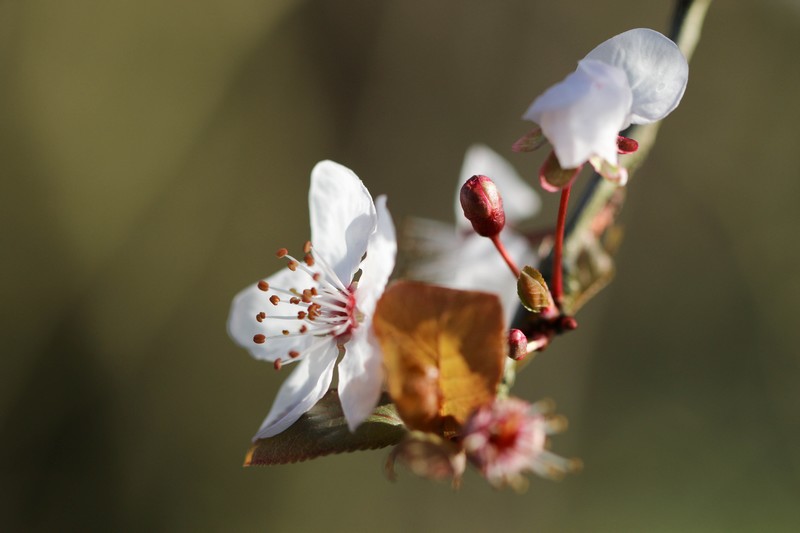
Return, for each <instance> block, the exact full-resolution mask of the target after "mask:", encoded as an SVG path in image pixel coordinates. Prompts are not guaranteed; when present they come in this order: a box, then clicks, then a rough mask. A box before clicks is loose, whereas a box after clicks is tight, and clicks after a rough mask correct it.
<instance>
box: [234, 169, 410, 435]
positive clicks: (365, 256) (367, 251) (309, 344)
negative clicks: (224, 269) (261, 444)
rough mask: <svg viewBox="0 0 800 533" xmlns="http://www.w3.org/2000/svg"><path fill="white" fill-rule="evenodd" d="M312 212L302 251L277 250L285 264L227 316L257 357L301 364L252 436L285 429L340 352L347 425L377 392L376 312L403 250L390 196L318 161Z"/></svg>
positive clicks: (320, 388) (316, 393)
mask: <svg viewBox="0 0 800 533" xmlns="http://www.w3.org/2000/svg"><path fill="white" fill-rule="evenodd" d="M309 211H310V218H311V241H310V242H309V243H307V244H306V247H305V249H304V254H305V256H304V257H303V258H302V259H295V258H294V257H292V256H290V255H288V252H287V251H286V250H285V249H283V250H281V251H279V254H278V255H279V257H283V258H284V260H286V261H288V264H287V267H288V268H285V269H283V270H281V271H279V272H277V273H276V274H273V275H272V276H270V277H268V278H266V279H264V280H261V281H259V282H258V283H255V284H253V285H251V286H249V287H247V288H245V289H244V290H243V291H242V292H240V293H239V294H238V295H236V297H235V298H234V300H233V304H232V306H231V311H230V315H229V317H228V333H229V334H230V336H231V338H232V339H233V340H234V341H236V343H238V344H239V345H241V346H243V347H244V348H247V350H248V351H249V352H250V354H251V355H252V356H253V357H255V358H256V359H262V360H266V361H271V362H273V364H275V366H276V368H280V367H281V365H283V364H287V363H294V362H296V363H297V364H296V368H295V369H294V371H293V372H292V374H291V375H290V376H289V377H288V378H287V379H286V381H284V383H283V385H282V386H281V388H280V390H279V391H278V395H277V397H276V399H275V402H274V404H273V405H272V408H271V409H270V411H269V414H268V415H267V417H266V419H265V420H264V423H263V424H262V425H261V428H260V429H259V430H258V432H257V434H256V435H255V437H254V440H256V439H262V438H267V437H271V436H273V435H276V434H278V433H280V432H282V431H284V430H285V429H286V428H288V427H289V426H291V425H292V424H293V423H294V422H295V421H296V420H297V419H298V418H300V416H301V415H302V414H303V413H305V412H306V411H308V410H309V409H310V408H311V407H312V406H313V405H314V404H315V403H317V401H319V399H320V398H322V396H323V395H324V394H325V392H326V391H327V390H328V388H329V386H330V384H331V380H332V378H333V372H334V368H335V367H336V361H337V359H338V357H339V355H340V352H343V353H344V355H343V357H342V359H341V362H340V363H339V365H338V377H339V382H338V390H339V398H340V400H341V403H342V409H343V411H344V415H345V418H346V419H347V423H348V426H349V428H350V430H351V431H352V430H354V429H355V428H356V427H357V426H358V425H359V424H360V423H361V422H362V421H363V420H364V419H365V418H366V417H367V416H369V414H370V413H371V412H372V409H373V408H374V407H375V404H376V403H377V401H378V398H379V396H380V391H381V386H382V382H383V370H382V366H381V361H382V360H381V353H380V349H379V347H378V344H377V342H376V341H375V339H374V338H373V333H372V328H371V319H372V313H373V311H374V309H375V305H376V303H377V301H378V298H380V296H381V294H382V293H383V290H384V287H385V286H386V283H387V281H388V279H389V276H390V275H391V273H392V270H393V268H394V264H395V256H396V252H397V244H396V238H395V230H394V224H393V223H392V219H391V217H390V215H389V211H388V209H387V208H386V197H385V196H381V197H379V198H378V199H377V200H376V202H375V203H373V201H372V197H371V196H370V194H369V191H367V189H366V187H364V184H363V183H362V182H361V180H360V179H359V178H358V176H356V175H355V174H354V173H353V172H352V171H351V170H350V169H348V168H346V167H344V166H342V165H339V164H337V163H334V162H332V161H321V162H320V163H318V164H317V165H316V166H315V167H314V170H313V171H312V173H311V188H310V190H309ZM359 271H360V272H361V274H360V277H359V278H358V281H355V280H354V277H356V275H357V273H358V272H359Z"/></svg>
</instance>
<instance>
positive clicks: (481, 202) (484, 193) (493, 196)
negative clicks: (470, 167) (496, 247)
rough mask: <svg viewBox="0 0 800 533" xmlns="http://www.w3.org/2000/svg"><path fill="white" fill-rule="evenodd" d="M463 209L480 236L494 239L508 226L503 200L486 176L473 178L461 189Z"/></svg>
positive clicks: (460, 197)
mask: <svg viewBox="0 0 800 533" xmlns="http://www.w3.org/2000/svg"><path fill="white" fill-rule="evenodd" d="M459 199H460V200H461V208H462V209H463V210H464V216H465V217H467V220H469V221H470V222H472V227H473V228H474V229H475V232H476V233H477V234H478V235H481V236H483V237H494V236H496V235H497V234H498V233H500V231H501V230H502V229H503V226H505V224H506V213H505V211H504V210H503V199H502V198H501V197H500V192H499V191H498V190H497V187H496V186H495V184H494V182H493V181H492V180H490V179H489V178H487V177H486V176H472V177H471V178H470V179H468V180H467V182H466V183H465V184H464V185H463V186H462V187H461V194H460V196H459Z"/></svg>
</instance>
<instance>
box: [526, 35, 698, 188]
mask: <svg viewBox="0 0 800 533" xmlns="http://www.w3.org/2000/svg"><path fill="white" fill-rule="evenodd" d="M688 75H689V66H688V64H687V62H686V59H685V58H684V57H683V54H682V53H681V51H680V50H679V49H678V47H677V45H676V44H675V43H674V42H672V41H671V40H669V39H668V38H667V37H665V36H663V35H661V34H660V33H658V32H657V31H654V30H650V29H646V28H639V29H634V30H630V31H626V32H624V33H621V34H619V35H617V36H615V37H612V38H611V39H609V40H607V41H605V42H604V43H602V44H600V45H599V46H598V47H597V48H595V49H594V50H592V51H591V52H589V54H587V56H586V57H585V58H584V59H583V60H581V61H580V62H579V63H578V68H577V70H575V72H573V73H572V74H570V75H569V76H567V77H566V78H565V79H564V80H563V81H561V82H559V83H557V84H556V85H554V86H552V87H550V88H549V89H548V90H546V91H545V92H544V93H543V94H542V95H540V96H539V97H538V98H536V100H534V101H533V103H532V104H531V106H530V107H529V108H528V110H527V111H526V112H525V114H524V115H523V118H524V119H526V120H531V121H533V122H535V123H537V124H538V125H539V126H540V127H541V129H542V133H543V134H544V136H545V137H546V138H547V140H548V141H550V143H551V144H552V145H553V150H554V151H555V155H556V158H557V159H558V162H559V164H560V165H561V167H562V168H565V169H568V168H578V167H580V166H581V165H583V164H584V163H586V162H587V161H589V162H591V163H592V165H593V166H595V168H597V169H598V172H601V173H602V174H603V175H605V176H606V177H610V178H613V179H617V180H620V181H622V182H624V180H625V178H626V177H627V176H626V174H625V172H624V169H622V168H619V167H618V158H617V134H618V133H619V132H620V131H621V130H623V129H625V128H627V127H628V126H629V125H630V124H647V123H650V122H654V121H656V120H660V119H662V118H664V117H665V116H667V115H668V114H669V113H670V112H671V111H672V110H673V109H675V108H676V107H677V106H678V103H679V102H680V100H681V97H682V96H683V92H684V90H685V89H686V83H687V80H688Z"/></svg>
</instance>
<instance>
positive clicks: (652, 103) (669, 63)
mask: <svg viewBox="0 0 800 533" xmlns="http://www.w3.org/2000/svg"><path fill="white" fill-rule="evenodd" d="M586 59H594V60H597V61H602V62H604V63H607V64H609V65H614V66H616V67H619V68H621V69H622V70H624V71H625V74H626V75H627V76H628V82H629V84H630V87H631V90H632V91H633V104H632V107H631V119H630V120H631V122H632V123H634V124H647V123H649V122H654V121H656V120H660V119H662V118H664V117H665V116H667V115H668V114H669V113H670V112H671V111H672V110H673V109H675V108H676V107H677V106H678V103H679V102H680V101H681V97H682V96H683V92H684V90H685V89H686V82H687V80H688V78H689V65H688V63H687V62H686V58H684V57H683V54H682V53H681V51H680V50H679V49H678V46H677V45H676V44H675V43H674V42H672V41H671V40H669V39H668V38H667V37H664V36H663V35H661V34H660V33H658V32H657V31H654V30H650V29H647V28H638V29H635V30H629V31H626V32H625V33H621V34H619V35H617V36H615V37H612V38H611V39H609V40H607V41H605V42H604V43H602V44H600V45H599V46H598V47H597V48H595V49H594V50H592V51H591V52H589V54H587V56H586Z"/></svg>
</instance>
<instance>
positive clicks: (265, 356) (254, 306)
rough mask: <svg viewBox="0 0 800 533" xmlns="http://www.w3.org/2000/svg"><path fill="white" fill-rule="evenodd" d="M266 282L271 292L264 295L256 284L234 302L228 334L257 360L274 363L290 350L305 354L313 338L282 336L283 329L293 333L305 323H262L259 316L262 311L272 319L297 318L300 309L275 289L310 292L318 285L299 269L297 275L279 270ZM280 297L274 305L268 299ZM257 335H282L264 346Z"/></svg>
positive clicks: (265, 321)
mask: <svg viewBox="0 0 800 533" xmlns="http://www.w3.org/2000/svg"><path fill="white" fill-rule="evenodd" d="M265 281H267V283H269V284H270V290H269V291H268V292H264V291H262V290H261V289H259V288H258V286H257V285H256V284H253V285H250V286H249V287H247V288H245V289H244V290H242V291H241V292H240V293H239V294H237V295H236V297H235V298H234V299H233V303H232V304H231V311H230V314H229V315H228V335H230V337H231V338H232V339H233V340H234V341H236V344H238V345H239V346H241V347H243V348H246V349H247V350H248V351H249V352H250V355H252V356H253V357H255V358H256V359H262V360H266V361H274V360H275V359H279V358H286V356H287V354H288V353H289V350H295V351H298V352H302V351H303V350H304V349H305V348H307V347H308V346H309V345H310V344H311V341H312V339H311V337H310V336H308V335H304V336H300V337H283V336H280V335H281V332H282V330H284V329H287V330H289V331H291V332H295V331H297V330H298V329H299V328H300V326H301V325H302V322H301V321H300V320H297V321H292V320H271V319H267V320H263V321H262V322H258V321H257V320H256V315H257V314H258V313H260V312H262V311H263V312H264V313H266V314H267V317H271V316H294V315H297V310H298V308H297V306H295V305H290V304H289V303H288V302H287V299H288V298H289V297H288V296H287V295H285V294H282V293H277V292H275V291H274V289H275V288H278V287H280V288H283V289H289V288H296V289H299V290H301V291H302V290H303V289H308V288H310V287H312V286H313V285H315V283H314V282H313V280H312V279H311V277H310V276H308V275H307V274H306V273H305V272H302V271H300V270H299V269H298V270H297V271H296V272H292V271H290V270H289V269H288V268H287V269H283V270H280V271H278V272H276V273H275V274H273V275H272V276H270V277H268V278H267V279H266V280H265ZM272 295H277V296H278V297H279V298H280V299H281V302H280V303H278V305H277V306H276V305H273V304H272V303H271V302H270V301H269V298H270V296H272ZM256 334H261V335H265V336H267V337H269V336H271V335H279V336H280V337H279V338H275V339H268V340H267V342H265V343H264V344H256V343H255V342H253V337H254V336H255V335H256Z"/></svg>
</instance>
